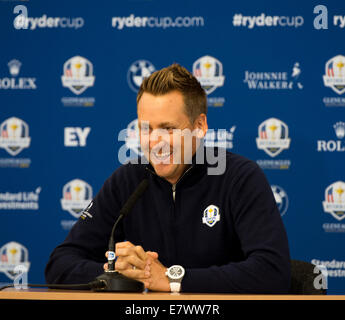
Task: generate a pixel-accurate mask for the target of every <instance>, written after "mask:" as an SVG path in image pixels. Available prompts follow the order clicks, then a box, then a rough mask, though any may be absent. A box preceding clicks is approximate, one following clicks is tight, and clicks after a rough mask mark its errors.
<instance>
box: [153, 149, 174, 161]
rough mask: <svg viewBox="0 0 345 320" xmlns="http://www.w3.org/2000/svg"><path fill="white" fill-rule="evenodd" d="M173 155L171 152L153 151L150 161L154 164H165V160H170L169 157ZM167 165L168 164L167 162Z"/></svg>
mask: <svg viewBox="0 0 345 320" xmlns="http://www.w3.org/2000/svg"><path fill="white" fill-rule="evenodd" d="M172 154H173V152H172V151H169V152H155V151H153V150H152V151H151V159H152V160H153V161H154V163H156V162H166V161H167V160H170V156H171V155H172ZM167 163H170V161H169V162H167Z"/></svg>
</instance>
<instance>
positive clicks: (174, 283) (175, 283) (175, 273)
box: [165, 265, 185, 292]
mask: <svg viewBox="0 0 345 320" xmlns="http://www.w3.org/2000/svg"><path fill="white" fill-rule="evenodd" d="M184 274H185V271H184V268H183V267H181V266H178V265H174V266H171V267H170V268H168V269H167V271H166V272H165V275H166V276H167V277H168V279H169V282H170V291H171V292H180V290H181V282H182V279H183V277H184Z"/></svg>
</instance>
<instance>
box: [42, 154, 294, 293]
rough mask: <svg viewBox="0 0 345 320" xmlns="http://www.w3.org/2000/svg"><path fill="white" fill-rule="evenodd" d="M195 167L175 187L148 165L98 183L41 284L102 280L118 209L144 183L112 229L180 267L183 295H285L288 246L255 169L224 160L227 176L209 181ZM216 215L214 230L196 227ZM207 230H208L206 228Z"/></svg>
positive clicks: (129, 167) (229, 157)
mask: <svg viewBox="0 0 345 320" xmlns="http://www.w3.org/2000/svg"><path fill="white" fill-rule="evenodd" d="M209 166H210V165H209V164H207V163H206V164H194V165H192V167H191V169H190V170H188V172H186V173H185V174H184V175H183V177H182V178H181V179H180V180H179V181H178V183H177V184H176V192H175V199H174V198H173V190H172V185H171V184H170V183H169V182H168V181H166V180H164V179H162V178H161V177H159V176H157V175H156V174H155V173H154V171H153V169H152V167H151V166H150V165H144V164H131V163H129V164H126V165H122V166H121V167H119V168H118V169H117V170H116V171H115V172H114V173H113V174H112V175H111V176H110V177H109V178H108V179H107V180H106V181H105V183H104V185H103V187H102V188H101V190H100V191H99V193H98V194H97V195H96V197H95V198H94V200H93V205H92V207H91V208H90V209H88V210H87V211H88V215H83V216H84V218H85V217H86V218H85V219H82V218H79V220H78V221H77V222H76V223H75V225H74V226H73V228H72V229H71V231H70V233H69V234H68V236H67V238H66V239H65V240H64V242H63V243H62V244H61V245H59V246H58V247H57V248H56V249H55V250H54V251H53V252H52V254H51V256H50V259H49V262H48V264H47V267H46V270H45V275H46V281H47V283H86V282H89V281H92V280H94V278H95V277H97V276H98V275H100V274H101V273H103V264H104V263H105V262H106V259H105V257H104V254H105V252H106V251H107V247H108V241H109V235H110V232H111V229H112V226H113V224H114V221H115V220H116V218H117V217H118V213H119V210H120V208H121V207H122V206H123V204H124V203H125V202H126V200H127V199H128V197H129V196H130V195H131V194H132V192H133V191H134V190H135V189H136V187H137V186H138V184H139V183H140V182H141V181H142V179H143V178H148V179H149V187H148V189H147V190H146V191H145V193H144V195H143V196H142V197H141V198H140V199H139V200H138V201H137V203H136V204H135V206H134V208H133V209H132V211H131V212H130V213H129V214H128V215H127V216H126V217H125V218H124V220H123V221H122V223H120V224H119V226H118V230H117V232H116V241H117V242H119V241H124V240H128V241H131V242H132V243H133V244H135V245H141V246H142V247H143V248H144V250H146V251H148V250H150V251H156V252H158V254H159V260H160V262H161V263H162V264H163V265H164V266H166V267H169V266H171V265H173V264H179V265H182V266H183V267H184V268H185V270H186V273H185V276H184V278H183V281H182V287H181V290H182V291H184V292H210V293H211V292H228V293H279V294H283V293H287V292H288V289H289V286H290V256H289V248H288V240H287V236H286V231H285V229H284V225H283V222H282V219H281V217H280V214H279V211H278V208H277V206H276V203H275V199H274V197H273V194H272V191H271V188H270V185H269V184H268V182H267V180H266V178H265V176H264V174H263V172H262V170H261V169H260V168H259V167H258V165H257V164H256V163H254V162H252V161H250V160H248V159H246V158H244V157H242V156H239V155H235V154H233V153H230V152H227V154H226V171H225V173H224V174H222V175H208V174H207V168H208V167H209ZM211 205H213V206H216V207H218V208H219V210H218V215H219V218H220V219H219V221H216V222H215V223H214V224H213V226H209V225H207V224H206V223H204V222H205V220H203V219H202V218H203V214H204V210H205V209H206V208H208V207H209V206H211ZM211 225H212V223H211Z"/></svg>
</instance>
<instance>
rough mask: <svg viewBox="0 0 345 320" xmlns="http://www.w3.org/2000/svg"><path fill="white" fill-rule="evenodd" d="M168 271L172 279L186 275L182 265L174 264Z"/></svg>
mask: <svg viewBox="0 0 345 320" xmlns="http://www.w3.org/2000/svg"><path fill="white" fill-rule="evenodd" d="M168 271H169V277H170V278H171V279H181V278H182V277H183V276H184V269H183V268H182V267H181V266H172V267H170V268H169V270H168Z"/></svg>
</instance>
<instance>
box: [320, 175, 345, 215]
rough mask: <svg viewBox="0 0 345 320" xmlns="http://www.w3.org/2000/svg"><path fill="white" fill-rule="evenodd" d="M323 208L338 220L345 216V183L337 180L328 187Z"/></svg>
mask: <svg viewBox="0 0 345 320" xmlns="http://www.w3.org/2000/svg"><path fill="white" fill-rule="evenodd" d="M322 204H323V210H324V211H325V212H327V213H330V214H331V215H332V216H333V217H334V218H336V219H337V220H339V221H340V220H342V219H344V218H345V183H344V182H343V181H337V182H334V183H333V184H331V185H330V186H328V187H327V188H326V191H325V201H323V202H322Z"/></svg>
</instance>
